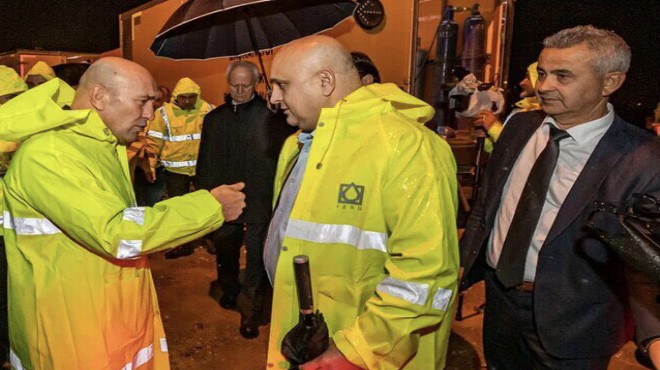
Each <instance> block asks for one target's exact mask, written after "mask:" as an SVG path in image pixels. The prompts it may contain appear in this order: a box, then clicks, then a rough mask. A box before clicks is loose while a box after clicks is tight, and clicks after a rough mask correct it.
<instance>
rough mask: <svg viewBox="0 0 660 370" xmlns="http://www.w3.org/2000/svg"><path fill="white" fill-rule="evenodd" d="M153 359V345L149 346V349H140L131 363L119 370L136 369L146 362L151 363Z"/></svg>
mask: <svg viewBox="0 0 660 370" xmlns="http://www.w3.org/2000/svg"><path fill="white" fill-rule="evenodd" d="M152 358H154V345H153V344H150V345H149V347H145V348H142V349H141V350H140V351H138V353H137V354H136V355H135V357H133V361H132V362H129V363H127V364H126V365H125V366H124V367H122V368H121V370H133V369H136V368H138V367H140V366H142V365H144V364H146V363H147V362H149V361H151V359H152Z"/></svg>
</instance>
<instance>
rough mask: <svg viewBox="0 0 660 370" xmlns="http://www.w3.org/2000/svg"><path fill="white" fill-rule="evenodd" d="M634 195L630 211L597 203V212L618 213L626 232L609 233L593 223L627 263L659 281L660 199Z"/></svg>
mask: <svg viewBox="0 0 660 370" xmlns="http://www.w3.org/2000/svg"><path fill="white" fill-rule="evenodd" d="M635 197H636V200H635V203H634V205H633V207H632V208H631V209H630V210H629V211H627V212H626V211H621V210H619V209H618V208H617V207H615V206H613V205H611V204H608V203H605V202H595V206H596V212H607V213H613V214H615V215H617V217H618V220H619V224H620V225H621V227H622V228H623V230H625V234H624V235H610V234H609V233H607V232H606V231H604V230H602V229H599V228H597V227H595V226H594V225H593V224H592V229H594V230H595V231H596V232H597V233H598V236H599V237H600V238H601V239H603V240H604V241H605V242H606V243H607V244H608V245H609V246H610V247H611V248H613V249H614V250H615V251H616V253H617V254H618V255H619V256H620V257H621V258H622V259H623V260H624V261H625V262H626V263H628V264H629V265H630V266H632V267H634V268H635V269H637V270H639V271H641V272H642V273H644V274H645V275H646V276H647V277H648V278H650V279H651V280H652V281H654V282H655V283H656V284H660V200H659V199H657V198H655V197H653V196H651V195H641V194H636V195H635Z"/></svg>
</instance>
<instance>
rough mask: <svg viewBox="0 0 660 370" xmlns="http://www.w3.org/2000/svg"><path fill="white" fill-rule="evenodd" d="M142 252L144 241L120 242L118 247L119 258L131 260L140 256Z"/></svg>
mask: <svg viewBox="0 0 660 370" xmlns="http://www.w3.org/2000/svg"><path fill="white" fill-rule="evenodd" d="M140 252H142V240H120V241H119V246H118V247H117V258H118V259H120V260H122V259H131V258H135V257H137V256H139V255H140Z"/></svg>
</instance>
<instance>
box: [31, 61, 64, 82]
mask: <svg viewBox="0 0 660 370" xmlns="http://www.w3.org/2000/svg"><path fill="white" fill-rule="evenodd" d="M30 75H39V76H41V77H43V78H45V79H46V80H48V81H50V80H52V79H53V78H55V77H57V76H56V75H55V71H54V70H53V69H52V68H50V66H49V65H48V64H46V63H44V62H42V61H38V62H36V63H35V64H34V65H33V66H32V68H30V70H29V71H28V73H26V74H25V79H26V80H27V78H28V76H30Z"/></svg>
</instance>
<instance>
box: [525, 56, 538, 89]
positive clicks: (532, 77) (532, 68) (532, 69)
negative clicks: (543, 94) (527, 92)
mask: <svg viewBox="0 0 660 370" xmlns="http://www.w3.org/2000/svg"><path fill="white" fill-rule="evenodd" d="M538 64H539V63H538V62H534V63H532V64H530V65H529V66H528V67H527V74H528V75H529V81H530V82H531V83H532V87H533V88H535V89H536V81H538V79H539V72H538V71H537V70H536V66H537V65H538Z"/></svg>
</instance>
